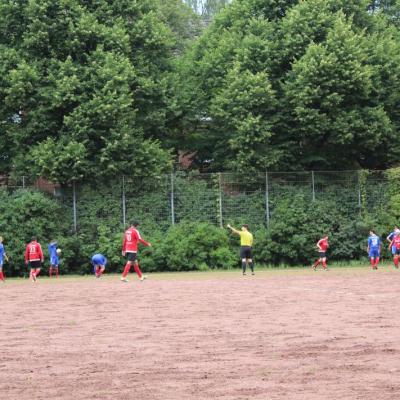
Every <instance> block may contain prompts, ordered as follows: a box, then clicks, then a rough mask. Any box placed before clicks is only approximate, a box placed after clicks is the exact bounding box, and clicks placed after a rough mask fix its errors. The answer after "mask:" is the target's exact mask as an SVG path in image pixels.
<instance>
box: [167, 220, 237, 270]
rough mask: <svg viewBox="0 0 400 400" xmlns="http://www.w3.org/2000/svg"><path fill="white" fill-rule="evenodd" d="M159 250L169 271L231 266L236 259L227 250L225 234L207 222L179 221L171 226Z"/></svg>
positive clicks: (227, 244)
mask: <svg viewBox="0 0 400 400" xmlns="http://www.w3.org/2000/svg"><path fill="white" fill-rule="evenodd" d="M162 250H163V252H164V260H165V261H164V263H165V268H166V270H169V271H175V270H176V271H192V270H204V269H208V268H232V267H233V266H235V263H236V261H237V258H236V257H235V255H233V254H232V252H231V251H230V249H229V242H228V236H227V233H226V232H225V231H224V230H221V229H220V228H217V227H215V226H213V225H210V224H207V223H200V224H196V223H193V222H192V223H189V222H182V223H180V224H179V225H175V226H172V227H171V228H170V229H169V230H168V231H167V233H166V235H165V238H164V240H163V244H162Z"/></svg>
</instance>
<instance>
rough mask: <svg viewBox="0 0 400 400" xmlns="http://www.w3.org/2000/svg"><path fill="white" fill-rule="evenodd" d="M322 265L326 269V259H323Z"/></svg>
mask: <svg viewBox="0 0 400 400" xmlns="http://www.w3.org/2000/svg"><path fill="white" fill-rule="evenodd" d="M322 266H323V267H324V268H325V269H326V261H322Z"/></svg>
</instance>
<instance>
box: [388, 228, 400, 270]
mask: <svg viewBox="0 0 400 400" xmlns="http://www.w3.org/2000/svg"><path fill="white" fill-rule="evenodd" d="M393 247H394V248H395V251H394V255H393V263H394V266H395V268H399V256H400V230H397V231H395V234H394V237H393V239H392V241H391V242H390V244H389V250H392V252H393Z"/></svg>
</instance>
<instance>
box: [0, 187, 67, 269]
mask: <svg viewBox="0 0 400 400" xmlns="http://www.w3.org/2000/svg"><path fill="white" fill-rule="evenodd" d="M0 214H1V216H2V218H1V224H0V235H1V236H3V237H4V246H5V247H6V252H7V254H8V256H9V259H10V261H9V262H8V263H5V265H4V270H5V273H6V275H18V276H21V275H25V274H26V273H27V268H26V266H25V263H24V253H25V246H26V244H27V243H28V242H29V241H30V239H31V237H32V236H36V237H37V238H38V240H39V242H40V243H41V244H42V249H43V252H44V254H45V256H46V259H48V257H47V244H48V243H49V242H50V240H52V239H56V240H59V239H61V238H63V237H65V236H66V234H67V230H68V222H67V221H68V217H67V214H66V210H65V208H63V207H62V205H61V204H60V203H59V202H57V201H55V200H53V199H51V198H49V197H47V196H46V195H44V194H42V193H39V192H36V191H26V190H20V191H16V192H14V193H12V194H9V193H8V192H6V191H5V190H0ZM61 243H62V242H60V245H61Z"/></svg>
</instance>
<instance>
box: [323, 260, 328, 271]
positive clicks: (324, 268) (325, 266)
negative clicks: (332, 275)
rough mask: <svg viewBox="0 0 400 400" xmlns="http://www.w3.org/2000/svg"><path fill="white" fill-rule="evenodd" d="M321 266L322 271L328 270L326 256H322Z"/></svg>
mask: <svg viewBox="0 0 400 400" xmlns="http://www.w3.org/2000/svg"><path fill="white" fill-rule="evenodd" d="M322 268H323V270H324V271H328V266H327V262H326V257H324V258H323V259H322Z"/></svg>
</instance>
